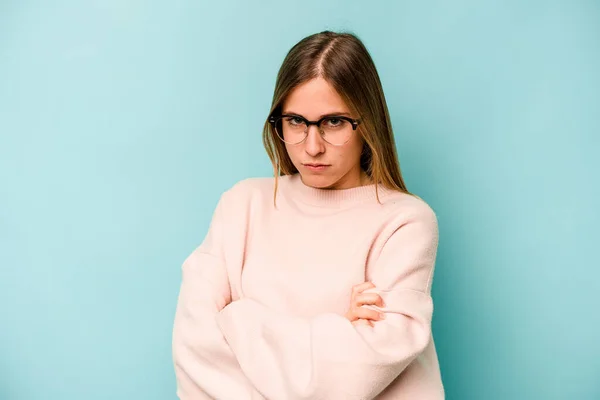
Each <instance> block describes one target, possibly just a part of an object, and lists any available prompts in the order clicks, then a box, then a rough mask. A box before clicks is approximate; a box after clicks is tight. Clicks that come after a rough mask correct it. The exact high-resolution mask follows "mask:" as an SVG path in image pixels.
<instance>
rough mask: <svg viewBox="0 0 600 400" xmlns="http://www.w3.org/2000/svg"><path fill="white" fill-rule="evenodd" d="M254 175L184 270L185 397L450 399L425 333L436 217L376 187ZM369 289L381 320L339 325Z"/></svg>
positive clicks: (181, 359) (178, 356)
mask: <svg viewBox="0 0 600 400" xmlns="http://www.w3.org/2000/svg"><path fill="white" fill-rule="evenodd" d="M274 188H275V185H274V178H251V179H246V180H243V181H241V182H239V183H237V184H235V185H234V186H233V187H232V188H230V189H229V190H227V191H226V192H225V193H224V194H223V195H222V196H221V198H220V200H219V202H218V204H217V206H216V209H215V211H214V214H213V218H212V221H211V224H210V227H209V230H208V233H207V234H206V237H205V238H204V240H203V241H202V243H201V244H200V245H199V247H197V248H196V249H195V250H194V251H193V252H192V253H191V254H190V255H189V257H187V259H186V260H185V261H184V262H183V266H182V282H181V288H180V292H179V298H178V303H177V310H176V313H175V321H174V327H173V348H172V349H173V360H174V367H175V373H176V380H177V395H178V396H179V398H180V399H183V400H191V399H194V400H203V399H218V400H246V399H253V400H259V399H269V400H288V399H290V400H292V399H311V400H318V399H322V400H338V399H340V400H345V399H353V400H354V399H356V400H358V399H365V400H366V399H379V400H384V399H407V400H439V399H443V398H444V388H443V384H442V380H441V375H440V370H439V365H438V358H437V354H436V350H435V345H434V341H433V337H432V333H431V318H432V313H433V302H432V298H431V285H432V279H433V271H434V264H435V259H436V253H437V246H438V225H437V218H436V215H435V213H434V211H433V210H432V208H431V207H429V205H428V204H427V203H425V201H423V200H422V199H420V198H418V197H416V196H412V195H409V194H406V193H401V192H399V191H394V190H390V189H386V188H384V187H382V185H378V194H379V200H378V199H377V196H376V194H377V193H376V186H375V185H368V186H360V187H355V188H350V189H342V190H327V189H317V188H313V187H310V186H307V185H305V184H304V183H303V181H302V179H301V178H300V176H299V175H298V174H295V175H290V176H283V177H280V178H279V186H278V189H277V197H276V203H275V204H274ZM365 281H371V282H372V283H373V284H374V285H375V288H373V289H369V290H367V291H366V292H375V293H379V294H380V295H381V297H382V299H383V301H384V305H383V307H378V306H375V305H365V306H363V307H370V308H373V309H376V310H379V311H382V312H383V313H384V314H385V318H384V319H382V320H378V321H374V324H373V326H369V325H354V324H352V323H351V322H350V321H349V320H348V319H346V318H345V317H344V314H345V313H346V311H347V310H348V308H349V306H350V299H351V289H352V287H353V286H354V285H357V284H360V283H363V282H365Z"/></svg>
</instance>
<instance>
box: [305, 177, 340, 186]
mask: <svg viewBox="0 0 600 400" xmlns="http://www.w3.org/2000/svg"><path fill="white" fill-rule="evenodd" d="M301 176H302V182H304V184H305V185H306V186H311V187H313V188H315V189H329V188H331V187H332V186H334V185H335V184H336V182H337V180H336V179H335V178H333V177H331V176H326V175H314V174H301Z"/></svg>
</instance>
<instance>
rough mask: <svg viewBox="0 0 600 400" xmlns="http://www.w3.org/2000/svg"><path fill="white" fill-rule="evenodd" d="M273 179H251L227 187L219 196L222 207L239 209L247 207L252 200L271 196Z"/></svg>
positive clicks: (273, 185)
mask: <svg viewBox="0 0 600 400" xmlns="http://www.w3.org/2000/svg"><path fill="white" fill-rule="evenodd" d="M274 189H275V179H274V178H272V177H270V178H269V177H252V178H245V179H242V180H240V181H238V182H236V183H235V184H233V185H232V186H231V187H229V188H228V189H227V190H225V192H223V194H222V195H221V200H220V202H221V203H223V207H224V208H227V209H230V208H231V207H234V208H236V207H240V206H242V207H243V206H245V205H248V204H249V203H250V202H251V201H252V200H253V199H254V198H257V197H261V198H262V197H264V196H273V191H274Z"/></svg>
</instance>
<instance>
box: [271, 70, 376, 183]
mask: <svg viewBox="0 0 600 400" xmlns="http://www.w3.org/2000/svg"><path fill="white" fill-rule="evenodd" d="M283 114H294V115H298V116H302V117H304V118H306V119H307V120H309V121H317V120H319V119H320V118H321V117H322V116H324V115H341V116H347V117H350V118H353V119H357V118H358V116H357V115H351V114H350V111H349V109H348V107H346V104H344V101H343V100H342V98H341V97H340V95H339V94H338V93H337V92H336V91H335V89H334V88H333V87H332V86H331V85H330V84H329V83H328V82H327V81H325V80H324V79H323V78H320V77H319V78H315V79H312V80H310V81H308V82H305V83H303V84H302V85H300V86H298V87H297V88H295V89H294V90H293V91H292V92H291V93H290V94H289V95H288V97H287V99H286V100H285V101H284V103H283ZM350 129H351V128H350ZM285 147H286V150H287V152H288V155H289V156H290V159H291V160H292V163H293V164H294V166H295V167H296V168H297V169H298V171H299V173H300V175H301V177H302V181H303V182H304V184H306V185H307V186H312V187H314V188H320V189H348V188H352V187H357V186H361V184H363V182H364V181H365V175H366V174H364V172H362V171H361V168H360V155H361V153H362V149H363V140H362V138H361V137H360V135H359V134H358V130H356V131H352V132H351V135H350V139H349V141H348V142H347V143H345V144H343V145H341V146H334V145H332V144H330V143H328V142H327V141H325V139H324V138H323V137H322V136H321V134H320V132H319V130H318V128H317V127H316V126H315V125H310V126H309V129H308V136H307V137H306V139H305V140H304V141H303V142H301V143H299V144H288V143H285Z"/></svg>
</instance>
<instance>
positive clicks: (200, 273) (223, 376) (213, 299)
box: [172, 198, 250, 400]
mask: <svg viewBox="0 0 600 400" xmlns="http://www.w3.org/2000/svg"><path fill="white" fill-rule="evenodd" d="M223 229H224V215H223V198H221V200H220V201H219V203H218V205H217V207H216V210H215V212H214V214H213V218H212V221H211V224H210V228H209V230H208V233H207V235H206V237H205V239H204V241H203V242H202V244H201V245H200V246H199V247H198V248H196V249H195V250H194V251H193V252H192V254H190V255H189V256H188V257H187V259H186V260H185V261H184V263H183V266H182V280H181V286H180V290H179V296H178V301H177V308H176V312H175V320H174V325H173V337H172V352H173V362H174V367H175V377H176V382H177V396H178V397H179V398H180V399H182V400H183V399H194V400H196V399H247V398H249V396H250V395H249V393H250V391H249V382H248V381H247V378H246V377H245V376H244V374H243V373H242V371H241V369H240V366H239V364H238V362H237V360H236V358H235V356H234V355H233V353H232V351H231V349H230V348H229V346H228V345H227V342H226V341H225V339H224V337H223V334H222V333H221V330H220V329H219V327H218V325H217V323H216V316H217V315H218V313H219V311H221V310H222V309H223V308H224V307H225V306H226V305H227V304H229V303H230V302H231V292H230V286H229V280H228V276H227V271H226V268H225V265H224V262H223V254H222V252H223V246H222V244H223V243H222V240H223Z"/></svg>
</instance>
